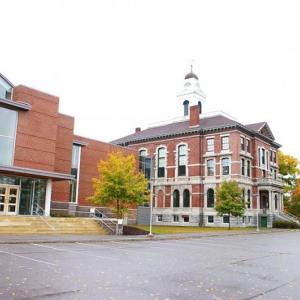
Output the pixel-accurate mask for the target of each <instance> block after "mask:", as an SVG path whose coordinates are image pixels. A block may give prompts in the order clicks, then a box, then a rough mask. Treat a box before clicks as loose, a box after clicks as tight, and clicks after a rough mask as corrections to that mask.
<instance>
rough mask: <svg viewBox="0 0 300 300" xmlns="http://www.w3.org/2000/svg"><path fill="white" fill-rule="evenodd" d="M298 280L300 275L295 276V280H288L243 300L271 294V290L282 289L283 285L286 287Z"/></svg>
mask: <svg viewBox="0 0 300 300" xmlns="http://www.w3.org/2000/svg"><path fill="white" fill-rule="evenodd" d="M298 280H300V276H299V277H296V278H294V279H293V280H290V281H288V282H285V283H283V284H280V285H278V286H275V287H273V288H272V289H269V290H266V291H264V292H261V293H258V294H256V295H254V296H251V297H249V298H244V299H243V300H251V299H255V298H258V297H260V296H264V295H266V294H269V293H271V292H274V291H276V290H278V289H280V288H282V287H284V286H287V285H289V284H291V283H293V282H296V281H298Z"/></svg>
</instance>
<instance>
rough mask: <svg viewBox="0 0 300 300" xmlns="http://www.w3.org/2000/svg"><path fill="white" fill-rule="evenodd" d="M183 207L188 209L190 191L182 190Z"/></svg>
mask: <svg viewBox="0 0 300 300" xmlns="http://www.w3.org/2000/svg"><path fill="white" fill-rule="evenodd" d="M183 207H190V191H189V190H184V192H183Z"/></svg>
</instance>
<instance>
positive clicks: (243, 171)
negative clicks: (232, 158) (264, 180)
mask: <svg viewBox="0 0 300 300" xmlns="http://www.w3.org/2000/svg"><path fill="white" fill-rule="evenodd" d="M241 165H242V166H241V167H242V175H243V176H245V159H243V158H242V160H241Z"/></svg>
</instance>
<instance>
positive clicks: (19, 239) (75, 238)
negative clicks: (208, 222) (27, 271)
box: [0, 229, 290, 244]
mask: <svg viewBox="0 0 300 300" xmlns="http://www.w3.org/2000/svg"><path fill="white" fill-rule="evenodd" d="M288 231H290V229H264V230H260V231H259V232H257V231H256V230H255V229H253V231H252V230H251V231H249V230H247V231H242V230H230V231H229V230H226V231H219V232H205V233H182V234H162V235H154V236H153V237H149V236H147V235H127V236H126V235H121V236H117V235H0V244H31V243H76V242H85V243H101V242H112V241H116V242H117V241H126V242H130V241H132V242H133V241H149V240H151V241H156V240H159V241H161V240H183V239H191V238H193V239H197V238H205V237H220V236H234V235H251V234H270V233H274V232H276V233H277V232H288Z"/></svg>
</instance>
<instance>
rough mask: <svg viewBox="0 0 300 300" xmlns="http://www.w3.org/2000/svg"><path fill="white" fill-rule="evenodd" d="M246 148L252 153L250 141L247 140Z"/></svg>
mask: <svg viewBox="0 0 300 300" xmlns="http://www.w3.org/2000/svg"><path fill="white" fill-rule="evenodd" d="M246 148H247V152H248V153H250V141H249V140H246Z"/></svg>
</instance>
